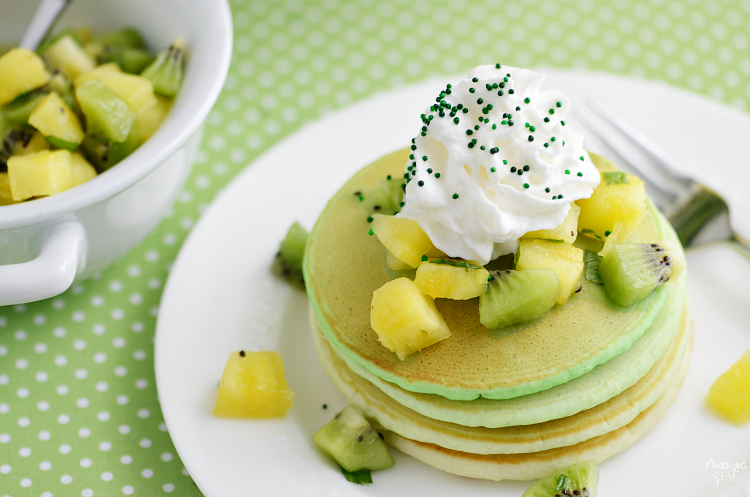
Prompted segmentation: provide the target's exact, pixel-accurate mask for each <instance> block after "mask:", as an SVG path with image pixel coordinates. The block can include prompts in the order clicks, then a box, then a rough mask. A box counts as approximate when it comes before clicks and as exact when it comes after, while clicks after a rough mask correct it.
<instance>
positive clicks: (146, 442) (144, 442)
mask: <svg viewBox="0 0 750 497" xmlns="http://www.w3.org/2000/svg"><path fill="white" fill-rule="evenodd" d="M139 444H140V446H141V447H143V448H144V449H148V448H149V447H151V440H149V439H148V438H144V439H142V440H141V441H140V442H139Z"/></svg>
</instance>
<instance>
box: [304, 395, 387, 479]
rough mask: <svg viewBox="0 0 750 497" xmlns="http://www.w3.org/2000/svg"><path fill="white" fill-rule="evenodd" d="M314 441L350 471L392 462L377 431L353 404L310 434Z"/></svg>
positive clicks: (378, 466)
mask: <svg viewBox="0 0 750 497" xmlns="http://www.w3.org/2000/svg"><path fill="white" fill-rule="evenodd" d="M313 442H315V444H316V445H317V446H318V447H320V448H321V449H322V450H323V451H324V452H325V453H326V454H328V455H329V456H331V457H333V458H334V459H335V460H336V462H337V463H339V465H340V466H341V467H342V468H344V469H345V470H346V471H349V472H355V471H361V470H371V471H377V470H380V469H387V468H390V467H391V466H393V464H394V461H393V457H391V454H390V453H389V452H388V448H387V447H386V446H385V442H384V441H383V439H382V438H381V436H380V434H379V433H378V432H377V431H375V429H374V428H373V427H372V425H371V424H370V422H369V421H367V419H366V418H365V416H364V414H362V411H361V410H360V409H359V408H358V407H356V406H352V405H350V406H346V407H345V408H344V409H343V410H342V411H341V412H338V413H336V416H334V418H333V419H332V420H331V421H329V422H328V423H327V424H326V425H325V426H323V427H322V428H321V429H320V430H318V431H317V432H316V433H315V435H313Z"/></svg>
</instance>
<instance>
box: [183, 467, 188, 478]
mask: <svg viewBox="0 0 750 497" xmlns="http://www.w3.org/2000/svg"><path fill="white" fill-rule="evenodd" d="M182 474H183V475H185V476H190V473H188V470H187V468H182Z"/></svg>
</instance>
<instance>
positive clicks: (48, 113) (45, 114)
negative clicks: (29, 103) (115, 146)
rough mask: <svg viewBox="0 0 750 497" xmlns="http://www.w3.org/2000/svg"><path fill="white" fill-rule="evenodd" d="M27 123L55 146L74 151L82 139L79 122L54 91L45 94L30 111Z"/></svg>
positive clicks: (81, 129)
mask: <svg viewBox="0 0 750 497" xmlns="http://www.w3.org/2000/svg"><path fill="white" fill-rule="evenodd" d="M29 124H31V125H32V126H34V127H35V128H36V129H38V130H39V132H40V133H41V134H42V135H44V136H45V137H46V139H47V141H48V142H49V143H51V144H52V145H54V146H55V147H57V148H64V149H66V150H70V151H71V152H75V151H76V149H77V148H78V145H80V143H81V141H83V128H82V127H81V122H80V121H79V120H78V117H76V115H75V113H74V112H73V111H72V110H70V108H69V107H68V106H67V105H65V102H63V100H62V98H60V95H58V94H57V93H55V92H52V93H50V94H49V95H47V96H46V97H45V98H44V99H43V100H42V101H41V102H40V103H39V104H38V105H37V106H36V108H35V109H34V110H33V111H32V112H31V114H30V115H29Z"/></svg>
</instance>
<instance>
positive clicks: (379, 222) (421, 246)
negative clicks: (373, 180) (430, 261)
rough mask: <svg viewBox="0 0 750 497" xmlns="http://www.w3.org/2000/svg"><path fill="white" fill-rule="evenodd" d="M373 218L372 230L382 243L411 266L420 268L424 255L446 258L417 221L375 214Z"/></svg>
mask: <svg viewBox="0 0 750 497" xmlns="http://www.w3.org/2000/svg"><path fill="white" fill-rule="evenodd" d="M372 218H373V221H372V225H371V230H372V232H373V233H374V234H375V236H377V237H378V240H380V243H382V244H383V246H384V247H385V248H386V249H387V250H388V251H389V252H390V253H392V254H393V255H394V256H396V258H397V259H399V260H401V261H403V262H405V263H407V264H408V265H409V266H411V267H413V268H415V267H417V266H419V264H420V263H421V262H422V256H423V255H424V256H427V257H428V258H436V257H445V254H444V253H443V252H441V251H440V250H438V249H437V248H435V246H434V245H433V244H432V241H430V238H429V237H428V236H427V233H425V232H424V230H422V228H421V227H420V226H419V224H417V222H416V221H412V220H411V219H406V218H403V217H394V216H385V215H383V214H375V215H374V216H372Z"/></svg>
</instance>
